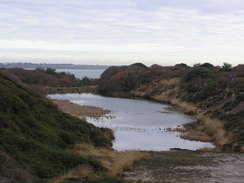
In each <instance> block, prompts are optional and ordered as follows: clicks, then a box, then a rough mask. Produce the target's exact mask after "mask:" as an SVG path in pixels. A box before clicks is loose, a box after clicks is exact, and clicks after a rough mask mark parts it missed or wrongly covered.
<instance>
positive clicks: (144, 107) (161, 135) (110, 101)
mask: <svg viewBox="0 0 244 183" xmlns="http://www.w3.org/2000/svg"><path fill="white" fill-rule="evenodd" d="M48 97H49V98H52V99H60V100H61V99H62V100H69V101H71V102H74V103H76V104H79V105H90V106H97V107H102V108H105V109H109V110H111V111H112V115H113V116H114V118H99V119H93V118H87V121H88V122H90V123H92V124H94V125H95V126H98V127H107V128H110V129H112V130H113V131H114V135H115V140H114V142H113V148H114V149H115V150H117V151H126V150H145V151H167V150H170V148H182V149H189V150H196V149H199V148H203V147H213V145H212V144H211V143H204V142H196V141H189V140H184V139H181V138H180V137H179V133H178V132H166V131H165V130H164V129H165V128H175V127H177V126H179V125H183V124H185V123H189V122H193V121H194V120H195V119H194V118H192V117H191V116H188V115H185V114H182V113H179V112H176V111H171V110H169V109H168V108H169V105H164V104H159V103H156V102H150V101H146V100H136V99H124V98H112V97H103V96H99V95H93V94H52V95H48Z"/></svg>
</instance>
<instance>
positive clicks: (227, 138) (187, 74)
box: [98, 63, 244, 152]
mask: <svg viewBox="0 0 244 183" xmlns="http://www.w3.org/2000/svg"><path fill="white" fill-rule="evenodd" d="M98 91H99V93H100V94H102V95H107V96H115V97H142V98H146V99H149V100H155V101H159V102H163V103H170V104H172V105H174V106H177V107H179V108H180V109H181V110H183V111H184V112H185V113H190V114H194V115H195V116H196V117H197V119H198V124H197V125H198V127H197V128H198V129H201V131H203V132H205V133H207V134H208V135H210V136H213V138H214V141H215V144H216V145H217V148H218V149H219V150H221V151H228V152H233V151H234V152H240V151H244V66H243V65H239V66H237V67H235V68H232V67H231V65H228V64H224V65H223V66H222V67H214V66H213V65H211V64H209V63H204V64H197V65H195V66H194V67H189V66H187V65H185V64H177V65H175V66H173V67H162V66H159V65H153V66H151V67H149V68H147V67H145V66H142V65H140V64H136V65H131V66H122V67H110V68H109V69H107V70H106V71H105V72H104V73H103V74H102V77H101V81H100V85H99V87H98ZM200 127H201V128H200Z"/></svg>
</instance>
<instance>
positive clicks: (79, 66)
mask: <svg viewBox="0 0 244 183" xmlns="http://www.w3.org/2000/svg"><path fill="white" fill-rule="evenodd" d="M1 67H4V68H16V67H18V68H29V69H35V68H40V67H41V68H54V69H77V70H79V69H84V70H105V69H107V68H109V67H110V66H109V65H82V64H77V65H76V64H48V63H41V64H36V63H25V62H16V63H0V68H1Z"/></svg>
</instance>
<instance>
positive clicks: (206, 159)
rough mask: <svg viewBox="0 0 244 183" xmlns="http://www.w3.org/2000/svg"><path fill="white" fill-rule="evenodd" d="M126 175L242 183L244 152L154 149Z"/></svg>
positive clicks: (147, 181) (163, 182) (171, 181)
mask: <svg viewBox="0 0 244 183" xmlns="http://www.w3.org/2000/svg"><path fill="white" fill-rule="evenodd" d="M150 155H151V158H150V159H148V160H143V161H140V162H138V163H136V164H135V166H134V168H133V169H132V171H128V172H125V177H126V179H128V180H132V181H133V182H138V180H140V181H141V182H144V183H189V182H190V183H204V182H210V183H243V182H244V155H243V154H221V153H201V152H192V151H174V152H172V151H171V152H151V153H150Z"/></svg>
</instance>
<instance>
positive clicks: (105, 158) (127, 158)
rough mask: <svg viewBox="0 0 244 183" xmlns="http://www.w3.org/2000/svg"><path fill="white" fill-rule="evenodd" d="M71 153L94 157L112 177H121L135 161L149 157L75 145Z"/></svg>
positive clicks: (132, 152)
mask: <svg viewBox="0 0 244 183" xmlns="http://www.w3.org/2000/svg"><path fill="white" fill-rule="evenodd" d="M71 152H72V153H74V154H79V155H83V156H84V155H90V156H93V157H96V158H97V159H98V160H100V161H101V162H102V164H103V166H104V167H106V168H107V169H108V170H109V174H110V175H113V176H115V175H121V174H122V173H123V171H124V170H128V169H131V168H132V166H133V164H134V163H135V162H136V161H139V160H142V159H145V158H148V157H149V155H148V153H144V152H140V151H127V152H115V151H112V150H110V149H105V148H95V147H94V146H91V145H88V144H77V145H76V146H75V148H74V149H72V150H71Z"/></svg>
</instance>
